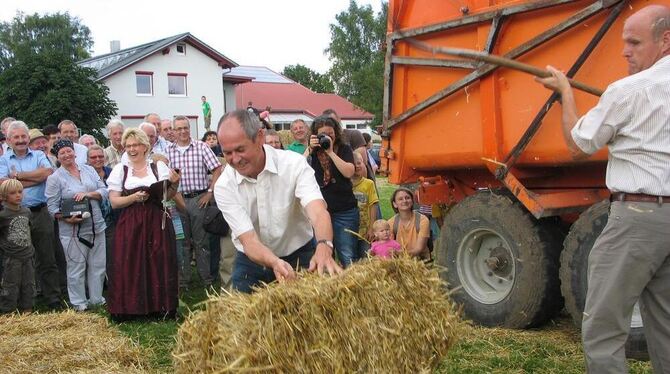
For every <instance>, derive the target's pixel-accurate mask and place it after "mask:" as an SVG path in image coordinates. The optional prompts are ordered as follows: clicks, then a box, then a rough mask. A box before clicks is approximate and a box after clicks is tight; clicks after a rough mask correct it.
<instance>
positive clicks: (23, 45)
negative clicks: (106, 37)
mask: <svg viewBox="0 0 670 374" xmlns="http://www.w3.org/2000/svg"><path fill="white" fill-rule="evenodd" d="M92 47H93V39H92V38H91V30H89V28H88V27H86V26H85V25H84V24H82V23H81V21H80V20H79V18H77V17H72V16H70V14H69V13H67V12H65V13H55V14H45V15H39V14H37V13H35V14H32V15H26V14H24V13H21V12H17V13H16V16H15V17H14V19H12V21H11V22H3V23H1V24H0V71H2V70H4V69H7V68H9V67H10V66H12V65H13V64H14V63H15V62H18V61H21V60H23V59H26V58H31V57H32V56H33V55H35V54H39V53H44V52H58V53H60V54H64V55H65V56H69V57H70V58H71V59H72V60H74V61H78V60H81V59H84V58H88V57H90V56H91V49H92Z"/></svg>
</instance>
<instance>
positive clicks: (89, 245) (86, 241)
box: [77, 200, 95, 249]
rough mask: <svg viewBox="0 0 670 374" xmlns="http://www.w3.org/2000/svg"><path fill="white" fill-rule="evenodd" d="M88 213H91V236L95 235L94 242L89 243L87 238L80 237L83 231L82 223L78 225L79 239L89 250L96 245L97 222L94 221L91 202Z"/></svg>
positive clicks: (89, 201)
mask: <svg viewBox="0 0 670 374" xmlns="http://www.w3.org/2000/svg"><path fill="white" fill-rule="evenodd" d="M88 211H89V212H91V217H90V218H91V234H92V235H93V241H92V242H89V241H88V240H86V238H83V237H82V236H80V234H79V232H80V231H81V223H79V224H77V239H78V240H79V242H80V243H81V244H83V245H85V246H87V247H88V248H89V249H91V248H93V246H94V245H95V220H94V219H93V207H92V206H91V200H88Z"/></svg>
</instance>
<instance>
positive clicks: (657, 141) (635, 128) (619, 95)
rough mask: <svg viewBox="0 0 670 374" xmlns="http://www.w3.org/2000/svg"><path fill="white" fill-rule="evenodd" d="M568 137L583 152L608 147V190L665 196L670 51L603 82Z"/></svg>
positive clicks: (668, 184)
mask: <svg viewBox="0 0 670 374" xmlns="http://www.w3.org/2000/svg"><path fill="white" fill-rule="evenodd" d="M572 138H573V139H574V141H575V143H576V144H577V146H578V147H579V148H580V149H581V150H582V151H583V152H584V153H588V154H592V153H594V152H596V151H597V150H599V149H600V148H602V147H604V146H605V145H607V146H608V149H609V161H608V163H607V178H606V183H607V187H608V188H609V189H610V190H611V191H615V192H626V193H643V194H648V195H655V196H670V56H666V57H664V58H662V59H660V60H659V61H657V62H656V63H655V64H654V65H653V66H652V67H650V68H649V69H646V70H643V71H641V72H639V73H636V74H633V75H630V76H628V77H626V78H623V79H621V80H618V81H616V82H614V83H612V84H611V85H610V86H609V87H607V90H606V91H605V93H604V94H603V95H602V96H601V98H600V101H599V102H598V105H596V106H595V107H594V108H593V109H591V110H590V111H589V112H588V113H586V115H584V116H583V117H582V118H580V119H579V121H578V122H577V124H576V125H575V127H574V128H573V129H572Z"/></svg>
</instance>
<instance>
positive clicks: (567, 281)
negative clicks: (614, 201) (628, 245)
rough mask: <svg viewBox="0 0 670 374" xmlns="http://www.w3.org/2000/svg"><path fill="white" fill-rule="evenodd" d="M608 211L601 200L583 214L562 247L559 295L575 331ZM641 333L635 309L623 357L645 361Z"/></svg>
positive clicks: (606, 204) (636, 309) (606, 202)
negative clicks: (591, 256)
mask: <svg viewBox="0 0 670 374" xmlns="http://www.w3.org/2000/svg"><path fill="white" fill-rule="evenodd" d="M609 207H610V204H609V201H607V200H605V201H602V202H599V203H597V204H594V205H592V206H591V207H590V208H589V209H587V210H586V211H584V212H583V213H582V214H581V215H580V216H579V219H577V221H575V223H573V224H572V227H571V228H570V232H569V233H568V235H567V236H566V238H565V242H564V243H563V251H562V253H561V268H560V278H561V291H562V293H563V297H564V299H565V309H566V310H567V311H568V313H570V316H572V320H573V322H574V323H575V326H577V327H578V328H581V327H582V316H583V312H584V305H585V303H586V290H587V287H588V277H587V273H588V260H589V254H590V253H591V248H593V244H594V243H595V241H596V239H597V238H598V236H599V235H600V233H601V232H602V231H603V229H604V228H605V225H606V224H607V216H608V215H609ZM643 330H644V328H643V327H642V319H641V318H640V309H639V307H638V306H637V305H636V306H635V309H634V312H633V319H632V322H631V329H630V334H629V336H628V340H627V341H626V357H628V358H631V359H636V360H649V354H648V353H647V340H646V338H645V337H644V331H643Z"/></svg>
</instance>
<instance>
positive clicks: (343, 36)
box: [326, 0, 388, 126]
mask: <svg viewBox="0 0 670 374" xmlns="http://www.w3.org/2000/svg"><path fill="white" fill-rule="evenodd" d="M387 14H388V3H382V8H381V10H380V12H379V13H377V14H375V13H374V11H373V10H372V7H371V6H370V5H365V6H358V5H357V4H356V1H355V0H351V1H350V2H349V8H348V9H347V10H346V11H343V12H341V13H339V14H338V15H337V16H335V20H336V22H335V23H334V24H331V25H330V37H331V40H330V45H329V46H328V48H327V49H326V54H327V55H328V56H329V57H330V59H331V61H332V62H333V65H332V67H331V68H330V70H329V72H328V75H329V76H330V77H331V79H332V80H333V81H334V82H335V87H336V88H337V93H338V94H339V95H341V96H344V97H346V98H347V99H348V100H349V101H351V102H352V103H354V104H355V105H357V106H359V107H361V108H363V109H365V110H367V111H368V112H370V113H372V114H374V115H375V119H374V121H373V126H376V125H378V124H380V123H381V119H382V103H383V97H384V53H385V38H386V18H387Z"/></svg>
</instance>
